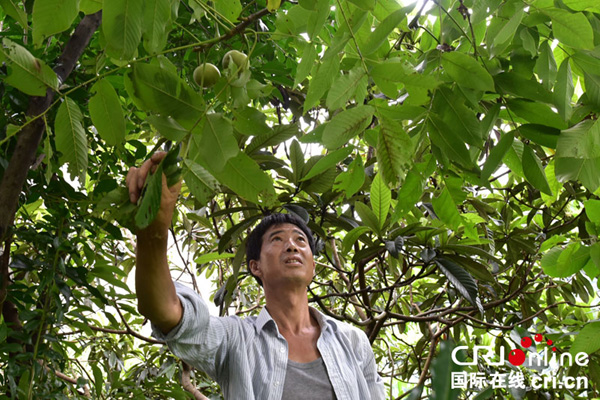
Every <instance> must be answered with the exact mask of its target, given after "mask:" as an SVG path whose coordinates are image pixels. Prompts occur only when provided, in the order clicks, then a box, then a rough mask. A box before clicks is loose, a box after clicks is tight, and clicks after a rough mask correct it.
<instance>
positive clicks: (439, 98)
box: [434, 88, 482, 148]
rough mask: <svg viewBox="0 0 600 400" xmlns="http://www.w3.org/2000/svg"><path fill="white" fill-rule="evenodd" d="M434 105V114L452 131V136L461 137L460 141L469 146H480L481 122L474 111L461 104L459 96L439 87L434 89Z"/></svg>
mask: <svg viewBox="0 0 600 400" xmlns="http://www.w3.org/2000/svg"><path fill="white" fill-rule="evenodd" d="M434 107H435V112H436V114H437V115H439V116H441V117H442V118H443V120H444V122H445V123H446V126H447V127H448V128H449V129H452V130H453V131H454V136H456V137H460V138H462V141H464V142H466V143H468V144H470V145H471V146H476V147H479V148H481V145H482V136H481V124H480V122H479V120H478V119H477V116H476V115H475V112H474V111H473V110H471V109H469V108H467V107H466V106H465V105H464V104H463V100H462V98H461V97H460V96H457V95H455V94H454V93H453V92H452V91H450V90H449V89H448V88H440V89H438V90H437V91H436V95H435V98H434Z"/></svg>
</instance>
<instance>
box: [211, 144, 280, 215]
mask: <svg viewBox="0 0 600 400" xmlns="http://www.w3.org/2000/svg"><path fill="white" fill-rule="evenodd" d="M211 172H212V171H211ZM213 175H214V176H215V178H217V179H218V180H219V182H221V183H222V184H224V185H225V186H227V187H229V189H231V190H232V191H234V192H235V193H236V194H237V195H239V196H240V197H242V198H244V199H246V200H248V201H251V202H253V203H255V204H259V202H260V203H262V204H265V205H267V206H269V205H271V204H273V202H274V201H275V189H274V188H273V182H272V181H271V178H270V177H269V176H268V175H267V174H266V173H265V172H264V171H263V170H261V169H260V167H259V166H258V164H256V163H255V162H254V160H252V159H251V158H250V157H248V156H247V155H246V154H245V153H239V154H238V155H237V156H235V157H233V158H229V159H228V160H227V163H226V164H225V168H224V169H223V170H222V171H219V172H218V173H213Z"/></svg>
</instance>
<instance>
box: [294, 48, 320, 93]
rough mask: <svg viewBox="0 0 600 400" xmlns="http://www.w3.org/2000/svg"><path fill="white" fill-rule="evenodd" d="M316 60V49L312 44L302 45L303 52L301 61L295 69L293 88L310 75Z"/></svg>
mask: <svg viewBox="0 0 600 400" xmlns="http://www.w3.org/2000/svg"><path fill="white" fill-rule="evenodd" d="M316 58H317V49H316V48H315V45H314V44H313V43H310V42H307V43H306V44H305V45H304V51H303V52H302V59H301V60H300V63H299V64H298V67H297V68H296V75H295V77H294V87H296V86H298V85H299V84H300V83H301V82H302V81H304V79H306V77H307V76H308V74H309V73H310V70H311V69H312V67H313V65H314V63H315V60H316Z"/></svg>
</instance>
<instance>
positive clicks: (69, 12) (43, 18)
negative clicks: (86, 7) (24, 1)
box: [32, 0, 79, 46]
mask: <svg viewBox="0 0 600 400" xmlns="http://www.w3.org/2000/svg"><path fill="white" fill-rule="evenodd" d="M77 3H78V1H77V0H36V1H35V2H34V3H33V13H32V17H33V23H32V28H33V43H34V44H35V45H38V46H39V45H41V44H42V40H43V39H44V38H46V37H48V36H51V35H54V34H56V33H60V32H63V31H66V30H67V29H69V28H70V27H71V24H72V23H73V21H74V20H75V17H77V13H78V12H79V7H78V6H77Z"/></svg>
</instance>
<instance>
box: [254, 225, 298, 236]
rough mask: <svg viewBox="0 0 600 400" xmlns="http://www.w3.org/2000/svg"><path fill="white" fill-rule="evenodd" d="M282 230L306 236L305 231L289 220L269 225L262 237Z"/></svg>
mask: <svg viewBox="0 0 600 400" xmlns="http://www.w3.org/2000/svg"><path fill="white" fill-rule="evenodd" d="M283 232H287V233H289V232H294V233H298V234H300V235H302V236H304V237H306V233H304V232H303V231H302V229H300V227H298V226H297V225H294V224H291V223H289V222H284V223H282V224H277V225H273V226H271V227H269V229H267V231H266V232H265V233H264V235H263V237H269V236H271V235H273V234H276V233H283Z"/></svg>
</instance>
